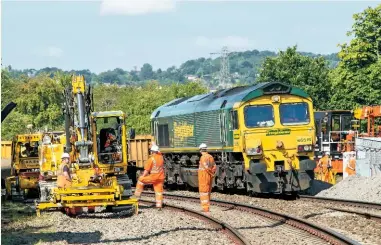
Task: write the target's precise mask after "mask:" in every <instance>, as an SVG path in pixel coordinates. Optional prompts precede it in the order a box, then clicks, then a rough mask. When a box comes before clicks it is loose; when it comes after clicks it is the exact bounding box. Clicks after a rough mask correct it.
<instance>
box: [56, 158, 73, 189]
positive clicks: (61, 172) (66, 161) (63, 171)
mask: <svg viewBox="0 0 381 245" xmlns="http://www.w3.org/2000/svg"><path fill="white" fill-rule="evenodd" d="M61 160H62V162H61V165H60V167H59V168H58V170H57V186H58V187H59V188H66V187H70V186H71V183H72V179H71V175H70V168H69V165H70V155H69V153H64V154H62V157H61Z"/></svg>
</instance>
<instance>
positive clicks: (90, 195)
mask: <svg viewBox="0 0 381 245" xmlns="http://www.w3.org/2000/svg"><path fill="white" fill-rule="evenodd" d="M64 95H65V103H64V114H65V132H66V146H65V147H64V148H65V149H64V150H65V152H69V153H70V157H71V166H70V175H71V177H72V184H71V186H70V187H67V188H58V187H57V184H56V180H55V179H54V178H53V179H51V180H49V179H46V180H44V181H45V183H43V184H42V186H43V189H44V195H41V196H40V201H39V202H36V211H37V215H39V214H40V211H41V210H45V209H51V208H55V209H57V208H62V209H64V210H65V212H66V213H67V214H68V215H76V214H77V213H79V212H81V211H83V210H84V209H83V208H87V210H88V212H94V211H95V207H106V209H108V210H110V211H117V210H121V209H124V208H132V209H133V210H134V211H135V213H137V212H138V200H137V199H134V198H130V197H131V196H132V189H131V185H132V181H131V180H130V179H129V177H128V175H127V174H126V173H127V139H126V125H125V119H126V116H125V114H124V113H123V112H122V111H108V112H93V98H92V90H91V89H90V87H89V88H88V89H86V84H85V80H84V77H83V76H74V77H73V80H72V86H69V87H68V88H67V89H66V90H65V93H64ZM40 188H41V183H40ZM41 193H43V192H41Z"/></svg>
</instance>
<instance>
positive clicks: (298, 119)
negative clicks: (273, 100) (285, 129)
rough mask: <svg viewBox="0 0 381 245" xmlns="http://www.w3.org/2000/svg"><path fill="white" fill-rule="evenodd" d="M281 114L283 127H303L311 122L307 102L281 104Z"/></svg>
mask: <svg viewBox="0 0 381 245" xmlns="http://www.w3.org/2000/svg"><path fill="white" fill-rule="evenodd" d="M279 113H280V122H281V124H283V125H303V124H308V123H309V122H310V115H309V111H308V104H307V103H305V102H301V103H284V104H280V106H279Z"/></svg>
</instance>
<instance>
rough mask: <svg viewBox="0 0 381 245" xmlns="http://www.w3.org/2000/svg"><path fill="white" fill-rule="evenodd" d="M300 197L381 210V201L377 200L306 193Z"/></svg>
mask: <svg viewBox="0 0 381 245" xmlns="http://www.w3.org/2000/svg"><path fill="white" fill-rule="evenodd" d="M299 197H300V199H302V200H303V199H305V200H311V201H317V202H324V203H327V202H333V203H337V204H344V205H349V206H354V207H361V208H373V209H378V210H381V203H375V202H363V201H357V200H344V199H336V198H329V197H317V196H306V195H300V196H299Z"/></svg>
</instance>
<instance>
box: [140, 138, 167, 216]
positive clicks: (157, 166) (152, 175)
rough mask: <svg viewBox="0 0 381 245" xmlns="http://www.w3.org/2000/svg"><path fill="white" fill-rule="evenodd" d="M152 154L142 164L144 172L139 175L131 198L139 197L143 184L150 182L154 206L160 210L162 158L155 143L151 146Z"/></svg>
mask: <svg viewBox="0 0 381 245" xmlns="http://www.w3.org/2000/svg"><path fill="white" fill-rule="evenodd" d="M151 152H152V156H151V157H150V158H149V159H148V161H147V163H146V165H145V166H144V173H143V175H142V176H140V177H139V179H138V182H137V184H136V190H135V194H134V196H133V198H137V199H139V198H140V195H141V194H142V191H143V189H144V185H145V184H152V185H153V189H154V191H155V198H156V207H157V208H159V210H161V208H162V207H163V186H164V179H165V173H164V158H163V155H162V154H161V153H160V151H159V147H158V146H157V145H153V146H152V147H151Z"/></svg>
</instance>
